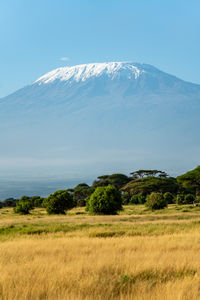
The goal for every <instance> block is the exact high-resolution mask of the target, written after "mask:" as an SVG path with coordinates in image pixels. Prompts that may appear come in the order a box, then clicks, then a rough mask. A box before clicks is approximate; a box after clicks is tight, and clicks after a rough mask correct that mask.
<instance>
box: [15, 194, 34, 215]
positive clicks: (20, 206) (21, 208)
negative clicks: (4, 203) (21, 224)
mask: <svg viewBox="0 0 200 300" xmlns="http://www.w3.org/2000/svg"><path fill="white" fill-rule="evenodd" d="M32 208H33V204H32V202H31V201H29V200H27V197H26V196H23V197H22V198H21V199H20V200H19V201H18V202H17V203H16V207H15V208H14V212H15V213H18V214H22V215H27V214H29V213H30V210H31V209H32Z"/></svg>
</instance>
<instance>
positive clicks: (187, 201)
mask: <svg viewBox="0 0 200 300" xmlns="http://www.w3.org/2000/svg"><path fill="white" fill-rule="evenodd" d="M194 201H195V197H194V196H193V195H192V194H187V195H185V198H184V202H185V204H192V203H193V202H194Z"/></svg>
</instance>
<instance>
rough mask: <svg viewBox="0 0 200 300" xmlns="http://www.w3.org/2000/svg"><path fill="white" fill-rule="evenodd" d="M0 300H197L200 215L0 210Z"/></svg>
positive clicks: (133, 209) (193, 209)
mask: <svg viewBox="0 0 200 300" xmlns="http://www.w3.org/2000/svg"><path fill="white" fill-rule="evenodd" d="M0 298H1V299H22V300H23V299H31V300H32V299H34V300H35V299H77V300H83V299H84V300H85V299H86V300H87V299H88V300H91V299H97V300H98V299H99V300H101V299H127V300H128V299H140V300H141V299H145V300H146V299H148V300H149V299H152V300H157V299H159V300H160V299H166V300H171V299H176V300H178V299H181V300H182V299H184V300H187V299H190V300H196V299H200V207H199V206H193V205H176V204H171V205H169V206H168V208H165V209H162V210H159V211H154V212H152V211H150V210H148V209H147V208H146V206H144V205H127V206H124V208H123V210H122V211H121V212H120V213H119V214H118V215H113V216H90V215H88V213H87V212H85V210H84V208H73V209H71V210H69V211H67V213H66V215H60V216H59V215H47V214H46V211H45V210H44V209H39V208H37V209H34V210H33V211H31V214H29V215H16V214H15V213H14V212H13V209H12V208H2V209H1V210H0Z"/></svg>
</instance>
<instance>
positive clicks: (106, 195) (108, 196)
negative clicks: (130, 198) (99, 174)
mask: <svg viewBox="0 0 200 300" xmlns="http://www.w3.org/2000/svg"><path fill="white" fill-rule="evenodd" d="M87 209H88V210H89V212H90V213H92V214H105V215H111V214H116V213H117V211H118V210H121V209H122V198H121V193H120V192H119V191H118V190H117V189H116V187H114V186H112V185H108V186H106V187H97V188H96V189H95V191H94V193H93V194H92V195H91V196H90V198H89V200H88V202H87Z"/></svg>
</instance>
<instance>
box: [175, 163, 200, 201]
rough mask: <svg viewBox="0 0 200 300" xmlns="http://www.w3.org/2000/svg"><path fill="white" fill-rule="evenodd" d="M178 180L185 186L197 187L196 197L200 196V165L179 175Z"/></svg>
mask: <svg viewBox="0 0 200 300" xmlns="http://www.w3.org/2000/svg"><path fill="white" fill-rule="evenodd" d="M177 181H178V182H179V183H181V184H182V185H183V186H184V187H194V188H195V189H196V197H198V196H200V166H198V167H197V168H195V169H194V170H192V171H189V172H187V173H185V174H183V175H181V176H178V177H177Z"/></svg>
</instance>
